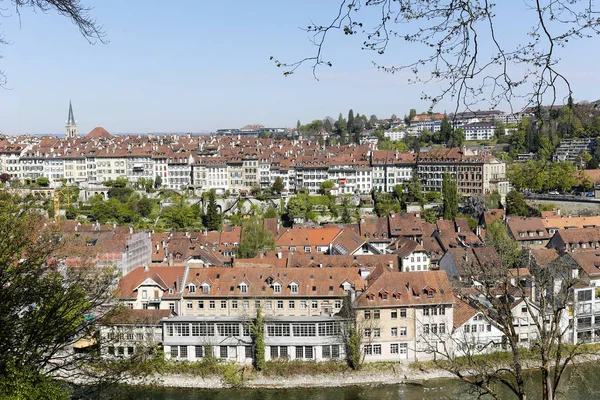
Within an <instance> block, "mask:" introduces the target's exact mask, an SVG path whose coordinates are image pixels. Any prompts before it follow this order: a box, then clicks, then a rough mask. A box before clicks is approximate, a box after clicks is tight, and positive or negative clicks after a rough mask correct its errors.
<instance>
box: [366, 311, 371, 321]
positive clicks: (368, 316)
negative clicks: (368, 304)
mask: <svg viewBox="0 0 600 400" xmlns="http://www.w3.org/2000/svg"><path fill="white" fill-rule="evenodd" d="M365 319H371V310H365Z"/></svg>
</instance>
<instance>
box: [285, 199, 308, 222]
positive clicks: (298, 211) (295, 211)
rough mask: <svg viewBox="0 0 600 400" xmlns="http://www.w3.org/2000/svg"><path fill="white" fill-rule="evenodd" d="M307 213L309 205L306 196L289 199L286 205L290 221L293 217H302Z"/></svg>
mask: <svg viewBox="0 0 600 400" xmlns="http://www.w3.org/2000/svg"><path fill="white" fill-rule="evenodd" d="M308 211H309V205H308V201H307V197H306V196H302V195H297V196H293V197H290V199H289V200H288V203H287V214H288V216H289V218H290V219H293V218H295V217H299V216H301V217H304V216H305V215H306V214H307V213H308Z"/></svg>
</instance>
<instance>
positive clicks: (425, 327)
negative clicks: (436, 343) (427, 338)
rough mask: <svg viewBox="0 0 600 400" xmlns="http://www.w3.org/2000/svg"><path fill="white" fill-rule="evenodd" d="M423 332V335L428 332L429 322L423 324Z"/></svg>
mask: <svg viewBox="0 0 600 400" xmlns="http://www.w3.org/2000/svg"><path fill="white" fill-rule="evenodd" d="M423 333H424V334H425V335H427V334H429V324H425V325H423Z"/></svg>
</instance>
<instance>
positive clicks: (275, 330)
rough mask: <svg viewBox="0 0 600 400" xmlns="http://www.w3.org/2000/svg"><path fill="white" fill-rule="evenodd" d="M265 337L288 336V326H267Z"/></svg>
mask: <svg viewBox="0 0 600 400" xmlns="http://www.w3.org/2000/svg"><path fill="white" fill-rule="evenodd" d="M267 336H273V337H278V336H290V326H289V325H287V324H271V325H267Z"/></svg>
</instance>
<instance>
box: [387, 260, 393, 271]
mask: <svg viewBox="0 0 600 400" xmlns="http://www.w3.org/2000/svg"><path fill="white" fill-rule="evenodd" d="M388 267H389V268H390V269H391V270H393V269H394V262H393V261H392V260H390V262H389V264H388Z"/></svg>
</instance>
